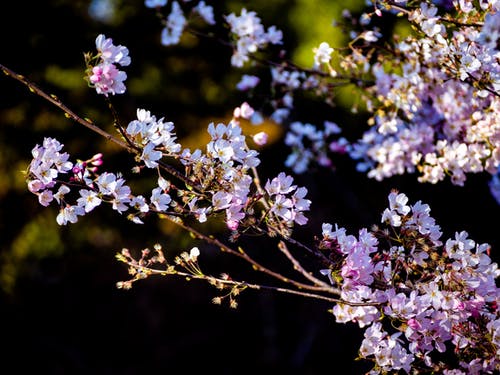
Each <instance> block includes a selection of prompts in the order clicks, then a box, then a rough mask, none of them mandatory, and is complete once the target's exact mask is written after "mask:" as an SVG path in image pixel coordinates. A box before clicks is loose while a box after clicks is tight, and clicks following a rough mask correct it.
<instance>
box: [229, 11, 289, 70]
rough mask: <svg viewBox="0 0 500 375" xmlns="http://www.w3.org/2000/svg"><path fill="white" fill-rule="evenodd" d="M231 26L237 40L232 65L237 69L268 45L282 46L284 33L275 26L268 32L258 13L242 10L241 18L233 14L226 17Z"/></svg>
mask: <svg viewBox="0 0 500 375" xmlns="http://www.w3.org/2000/svg"><path fill="white" fill-rule="evenodd" d="M225 19H226V22H227V23H228V24H229V27H230V31H231V34H232V36H233V37H234V38H235V44H236V46H235V49H234V51H233V56H232V57H231V64H232V65H233V66H236V67H239V68H241V67H243V65H244V64H245V63H246V62H247V61H249V59H250V58H249V55H251V54H253V53H255V52H257V51H258V50H259V49H262V48H263V47H265V46H267V45H268V44H281V43H282V42H281V39H282V38H283V33H282V32H281V31H280V30H278V29H277V28H276V27H275V26H271V27H269V28H268V29H267V30H265V29H264V26H263V25H262V23H261V20H260V18H259V17H258V16H257V13H255V12H253V11H247V10H246V9H245V8H243V9H242V10H241V13H240V15H239V16H237V15H236V14H235V13H231V14H229V15H227V16H226V17H225Z"/></svg>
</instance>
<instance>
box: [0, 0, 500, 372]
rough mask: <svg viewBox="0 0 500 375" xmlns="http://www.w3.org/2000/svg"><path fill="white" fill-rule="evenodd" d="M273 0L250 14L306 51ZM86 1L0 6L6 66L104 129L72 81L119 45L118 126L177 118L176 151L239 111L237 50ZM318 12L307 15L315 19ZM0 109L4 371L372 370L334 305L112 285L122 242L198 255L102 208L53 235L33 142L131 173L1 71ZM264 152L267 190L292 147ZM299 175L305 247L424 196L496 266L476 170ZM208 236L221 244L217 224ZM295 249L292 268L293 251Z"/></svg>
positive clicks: (493, 217) (266, 258) (181, 283)
mask: <svg viewBox="0 0 500 375" xmlns="http://www.w3.org/2000/svg"><path fill="white" fill-rule="evenodd" d="M226 3H227V4H225V3H224V2H222V4H220V3H218V4H219V5H218V6H219V7H220V8H221V10H223V11H224V12H225V13H228V10H229V9H230V10H231V11H232V10H234V9H236V10H239V9H240V8H241V6H244V5H245V2H243V1H242V2H226ZM229 3H230V5H229ZM271 3H272V4H266V2H265V1H256V2H255V3H254V4H252V9H256V10H257V11H258V14H259V15H260V16H261V17H262V19H263V22H264V24H265V25H272V24H275V25H277V26H278V27H279V28H281V29H283V30H284V31H285V46H284V47H285V48H286V49H287V50H290V51H293V50H294V48H295V47H296V46H297V45H298V44H299V43H300V41H301V39H300V38H301V37H300V36H301V30H299V29H297V27H298V26H297V25H302V24H307V22H312V23H314V19H313V17H314V16H313V14H314V13H308V12H302V15H301V17H302V18H300V19H297V16H296V14H297V9H299V7H301V6H302V7H304V6H305V5H304V4H303V2H301V1H293V2H292V1H274V2H271ZM342 3H343V4H345V5H346V6H347V2H342ZM358 3H359V2H358ZM89 4H90V2H89V1H69V0H68V1H63V0H59V1H56V0H49V1H37V2H33V3H26V2H5V4H2V9H1V10H0V51H1V52H0V63H2V64H4V65H6V66H7V67H10V68H11V69H13V70H15V71H17V72H18V73H20V74H24V75H25V76H27V77H29V79H31V80H32V81H34V82H36V83H38V84H39V85H40V86H41V87H43V88H44V89H45V90H47V91H48V92H50V93H54V94H56V95H57V96H58V97H59V98H61V99H62V101H63V102H64V103H65V104H67V105H68V106H69V107H70V108H72V109H73V110H75V112H76V113H78V114H80V115H82V116H84V117H89V118H92V119H93V120H94V122H95V123H97V124H100V126H102V127H103V128H106V129H107V130H109V131H113V130H112V126H111V122H112V118H111V115H110V113H109V111H108V110H107V107H106V104H105V103H104V101H103V100H102V97H98V96H97V95H96V94H95V91H94V90H92V89H89V88H87V87H86V84H85V82H84V81H83V79H82V75H83V70H84V69H85V66H84V63H83V53H84V52H88V51H90V52H94V50H95V44H94V41H95V37H96V36H97V34H99V33H104V34H105V35H106V36H107V37H112V38H113V40H114V42H115V44H123V45H126V46H127V47H128V48H129V50H130V54H131V57H132V64H131V65H130V66H129V67H126V68H125V69H124V70H125V71H126V72H127V74H128V76H129V78H128V80H127V81H126V84H127V87H128V91H127V93H126V94H125V95H122V96H117V97H113V98H112V101H113V103H114V105H115V107H116V109H117V111H118V113H119V114H120V116H121V118H123V121H124V122H125V123H127V122H128V121H130V120H132V119H133V118H134V116H135V110H136V108H146V109H148V110H151V112H152V113H153V114H155V115H157V117H163V116H165V118H166V119H167V120H171V121H173V122H174V123H175V124H176V129H177V133H178V134H179V137H180V139H181V143H182V141H183V140H186V142H188V140H189V142H192V143H193V144H196V143H197V139H201V138H202V134H204V132H205V128H206V125H207V124H208V123H209V122H210V121H217V120H218V119H226V120H227V119H228V118H229V116H230V113H231V110H232V108H234V106H237V105H239V104H240V103H241V102H242V101H243V100H245V98H244V96H243V94H242V93H239V92H236V91H235V90H234V89H233V87H234V84H235V83H236V82H238V80H239V77H240V76H241V74H242V71H238V70H236V69H233V68H231V67H230V66H229V58H230V54H231V51H230V50H229V49H227V48H226V47H224V46H221V45H220V44H218V43H216V42H214V41H212V40H210V39H203V38H202V39H200V40H198V39H195V38H187V39H183V43H182V44H181V45H180V46H175V47H169V48H166V47H162V46H161V45H160V43H159V35H160V31H161V26H160V24H159V20H158V19H157V18H156V17H155V14H154V11H153V10H151V9H147V8H145V7H144V5H143V1H118V0H117V1H116V5H117V9H116V12H115V15H114V18H113V19H111V20H109V21H107V22H104V21H102V20H101V21H99V20H98V19H95V18H92V17H91V16H90V15H89V12H88V8H89ZM311 4H313V5H311ZM321 4H324V2H321V1H317V2H310V3H309V5H308V6H311V9H316V10H317V9H321ZM230 6H231V7H232V8H230ZM253 6H254V7H253ZM249 7H250V6H249ZM315 7H316V8H315ZM219 13H220V12H219ZM299 13H300V12H299ZM293 14H295V16H293V17H292V15H293ZM323 16H324V15H323ZM324 29H325V30H328V27H327V26H325V27H324ZM326 35H328V34H326ZM320 41H321V40H318V42H317V43H316V44H319V42H320ZM207 56H209V57H210V58H207ZM311 58H312V57H311ZM0 98H1V100H0V173H1V176H2V178H1V179H0V283H1V284H0V285H1V288H0V293H1V294H0V322H1V323H0V332H1V337H2V341H3V344H4V345H3V347H4V349H2V351H1V352H0V359H1V361H0V372H1V373H6V374H7V373H9V374H10V373H12V374H17V373H25V371H26V370H34V373H37V374H144V373H148V372H152V373H153V372H154V373H155V374H160V373H171V372H174V369H175V370H176V371H182V372H184V373H195V372H196V373H199V372H203V373H207V372H209V373H212V372H216V373H219V374H241V373H253V372H255V371H266V372H276V373H285V372H288V373H300V374H319V373H323V372H324V371H336V370H338V369H341V368H342V369H344V370H343V372H342V373H346V374H350V373H352V374H358V373H362V372H363V371H366V369H367V368H366V366H364V364H363V363H361V362H358V361H355V360H354V358H355V357H356V352H357V348H358V347H359V344H360V343H361V339H362V334H361V333H360V330H359V329H358V328H357V327H356V326H354V325H339V324H336V323H335V320H334V318H333V316H332V315H331V314H330V313H329V312H328V309H330V308H331V307H332V306H331V304H329V303H325V302H321V301H316V300H307V299H305V298H301V297H295V296H290V295H283V294H278V293H271V292H255V291H245V292H244V293H243V294H242V295H241V296H240V297H239V299H238V303H239V307H238V308H237V309H230V308H229V307H228V306H227V305H226V304H223V305H222V306H216V305H213V304H212V303H211V299H212V298H213V297H215V296H216V295H217V293H218V292H217V291H216V290H215V289H214V288H212V287H210V286H208V285H206V284H204V283H203V282H200V281H189V282H188V281H186V280H183V279H173V278H151V279H148V280H145V281H142V282H140V283H137V284H136V285H134V287H133V288H132V289H131V290H130V291H123V290H118V289H117V288H116V287H115V284H116V282H117V281H121V280H125V279H127V277H128V275H127V270H126V267H125V266H124V265H123V264H120V263H118V262H117V261H116V260H115V258H114V255H115V253H116V252H118V251H120V250H121V248H122V247H128V248H130V249H134V250H140V249H142V248H144V247H151V246H152V245H153V244H154V243H156V242H160V243H161V244H162V245H163V246H164V248H166V249H167V251H168V250H170V251H173V252H177V251H182V250H189V249H190V248H191V247H192V246H193V245H200V247H201V246H203V245H202V244H199V243H195V242H193V240H191V239H189V238H188V237H186V236H185V235H184V234H183V233H181V232H179V231H178V230H176V229H175V228H173V227H171V226H168V225H166V224H165V223H163V222H159V221H156V220H154V219H149V221H148V222H147V223H146V224H145V225H143V226H139V225H134V224H132V223H130V222H128V221H127V220H126V219H125V218H124V217H121V216H119V215H117V214H116V213H115V212H112V210H111V209H108V208H107V207H99V208H98V209H97V210H96V211H95V212H93V213H92V214H89V215H87V216H86V217H84V218H82V219H80V221H79V222H78V223H77V224H74V225H70V226H65V227H59V226H58V225H57V224H56V222H55V217H56V215H57V209H56V208H55V207H51V208H43V207H41V206H40V205H38V203H37V199H36V197H35V196H34V195H32V194H31V193H29V192H28V190H27V189H26V185H25V182H24V179H23V176H22V173H21V172H22V171H23V170H25V169H26V167H27V165H28V163H29V160H30V152H31V149H32V148H33V147H34V145H35V144H37V143H40V142H41V141H42V140H43V137H45V136H51V137H56V138H58V139H59V140H60V141H61V142H62V143H64V144H65V149H66V150H67V151H68V152H70V154H71V155H74V157H82V158H84V157H90V156H91V155H92V154H93V153H95V152H100V151H103V152H104V154H105V157H104V161H105V165H104V166H103V167H104V169H105V170H108V171H115V172H116V171H120V170H121V171H124V173H125V178H126V179H127V181H129V180H131V179H133V178H134V176H133V175H131V174H130V173H127V170H126V168H127V167H130V165H131V164H130V163H131V161H132V160H131V158H130V156H129V155H127V154H126V153H125V152H123V151H121V150H119V149H117V148H116V147H114V146H113V145H110V144H106V143H105V142H104V140H102V139H99V137H98V136H97V135H94V134H92V133H91V132H90V131H89V130H87V129H85V128H83V127H81V126H79V125H77V124H75V123H73V122H72V121H71V120H68V119H66V118H65V117H64V116H63V114H62V112H61V111H60V110H59V109H57V108H56V107H54V106H52V105H51V104H49V103H48V102H46V101H44V100H43V99H41V98H39V97H37V96H35V95H34V94H31V93H29V92H28V90H27V89H26V88H25V87H23V86H22V85H21V84H20V83H18V82H16V81H14V80H13V79H11V78H8V77H5V76H3V75H2V76H0ZM295 116H297V119H301V120H303V121H307V122H311V123H313V124H314V123H317V124H320V123H321V121H323V120H324V118H325V117H327V118H331V117H333V118H334V119H335V120H336V121H337V122H338V123H339V124H342V125H345V126H346V127H347V128H349V127H351V129H352V132H353V133H356V132H359V131H360V129H362V126H364V123H363V114H361V115H359V116H352V115H351V114H350V113H349V112H348V111H346V109H343V108H342V107H338V108H335V109H331V108H326V107H324V105H322V104H321V103H314V102H307V101H306V104H302V106H299V108H298V109H297V113H296V114H295ZM360 127H361V128H360ZM278 133H279V132H278ZM273 141H276V143H274V144H273V145H272V147H269V148H264V149H261V150H259V151H260V152H261V160H262V165H261V167H259V168H260V170H261V173H262V177H263V179H264V180H265V178H267V177H272V176H275V175H277V174H278V173H279V172H280V171H282V170H285V167H284V166H283V162H284V159H285V156H286V155H287V154H288V152H289V151H288V150H287V148H286V147H285V146H283V142H282V139H274V140H273ZM199 142H201V141H199ZM286 172H287V173H289V174H290V173H291V171H286ZM295 179H296V182H297V184H299V185H303V186H306V187H307V188H308V189H309V194H308V197H309V198H310V199H311V200H312V202H313V204H312V206H311V214H310V215H309V217H310V218H311V219H310V222H309V223H308V225H307V226H305V227H301V228H297V230H296V232H295V234H296V236H297V238H299V239H302V240H303V241H304V242H306V243H309V244H310V243H311V242H312V238H313V236H314V235H319V234H320V233H321V224H322V223H323V222H330V223H332V224H334V223H339V225H340V226H345V227H346V228H348V229H349V230H350V231H351V233H354V234H355V233H356V232H357V230H358V229H360V228H362V227H364V226H370V225H371V224H373V223H378V222H379V220H380V215H381V212H382V210H383V209H384V208H385V207H386V204H387V203H386V202H387V195H388V193H389V192H390V190H391V189H392V188H397V189H399V190H400V191H402V192H404V193H406V194H407V195H408V196H409V198H410V201H411V202H412V203H414V202H416V201H417V200H422V201H423V202H425V203H428V204H429V205H430V207H431V209H432V214H433V216H434V217H435V219H436V220H437V222H438V224H440V225H441V228H442V230H443V232H444V235H443V239H446V238H448V237H447V236H451V235H453V234H454V232H455V231H461V230H466V231H468V232H469V234H470V237H471V238H472V239H474V240H475V241H477V242H479V243H483V242H487V243H490V244H491V245H492V248H493V250H492V257H493V259H494V260H495V261H498V259H499V256H498V251H499V250H498V249H499V247H500V243H499V238H498V217H499V213H500V210H499V206H498V205H497V203H496V202H495V201H494V199H493V198H492V197H491V195H490V193H489V190H488V186H487V182H488V180H489V177H488V176H480V175H478V176H472V175H471V176H469V177H468V180H467V182H466V185H465V186H464V187H457V186H453V185H451V184H450V183H449V181H445V182H442V183H440V184H437V185H422V184H418V183H417V182H416V176H404V177H396V178H392V179H389V180H386V181H383V182H376V181H373V180H369V179H367V178H366V177H365V176H364V175H362V174H359V173H357V172H355V170H354V163H353V162H352V161H350V160H347V159H343V158H341V157H339V158H338V160H336V170H335V171H330V170H323V169H316V168H311V171H310V172H309V173H306V174H304V175H300V176H295ZM151 181H154V180H151V179H148V178H147V176H143V178H142V179H139V181H136V182H135V183H136V184H137V186H139V187H140V186H148V183H151ZM149 186H150V185H149ZM211 230H213V231H214V234H216V235H218V236H219V237H220V238H222V239H225V234H224V233H221V232H219V231H218V230H219V229H218V228H217V227H214V228H212V229H211ZM242 244H243V246H244V247H245V248H247V249H248V251H249V252H251V253H252V255H254V256H255V257H256V258H257V259H259V260H261V261H262V262H263V263H265V264H267V265H268V266H270V267H271V268H273V267H274V268H277V269H280V270H283V272H287V273H289V272H290V268H288V266H287V264H286V262H284V261H283V259H282V258H279V256H277V255H276V254H275V253H276V251H275V246H274V243H272V242H264V241H262V239H259V238H247V239H243V242H242ZM202 249H203V254H202V257H201V258H202V260H201V261H202V266H203V267H206V268H205V269H207V270H212V269H213V270H219V269H220V270H223V271H228V272H229V271H230V272H235V278H239V279H244V280H253V279H254V278H255V277H257V278H258V277H259V276H256V275H255V273H254V272H253V271H251V270H249V267H248V266H247V265H245V264H241V262H239V261H238V260H235V259H226V258H224V257H221V256H220V254H218V253H217V252H215V251H214V250H213V249H211V248H210V247H205V248H202ZM293 251H294V253H295V254H297V255H298V256H299V257H301V255H300V251H299V250H298V249H293ZM303 260H304V262H305V263H306V264H308V262H310V261H311V259H308V258H307V257H303ZM267 281H269V280H266V279H265V278H264V279H262V282H264V283H265V282H267Z"/></svg>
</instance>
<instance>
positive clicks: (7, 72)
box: [0, 64, 197, 188]
mask: <svg viewBox="0 0 500 375" xmlns="http://www.w3.org/2000/svg"><path fill="white" fill-rule="evenodd" d="M0 70H2V72H3V73H4V74H5V75H6V76H8V77H11V78H13V79H15V80H17V81H19V82H21V83H22V84H23V85H25V86H26V87H28V89H29V90H30V91H31V92H32V93H34V94H36V95H38V96H40V97H42V98H43V99H45V100H47V101H49V102H50V103H52V104H54V105H55V106H56V107H58V108H59V109H61V110H62V111H63V112H64V115H65V116H66V117H67V118H70V119H72V120H73V121H75V122H77V123H79V124H80V125H83V126H85V127H86V128H88V129H90V130H92V131H93V132H95V133H97V134H99V135H101V136H102V137H104V138H105V139H107V140H108V141H111V142H113V143H115V144H116V145H118V146H120V147H122V148H124V149H125V150H127V151H128V152H130V153H131V154H135V155H139V154H140V153H141V148H140V147H138V146H136V145H133V144H131V142H130V141H129V142H125V141H123V140H121V139H119V138H117V137H114V136H113V135H111V134H109V133H108V132H107V131H105V130H103V129H101V128H99V127H98V126H96V125H95V124H94V123H93V122H92V121H91V120H90V119H87V118H82V117H80V116H78V115H77V114H76V113H75V112H73V111H72V110H71V109H69V108H68V107H67V106H66V105H65V104H64V103H63V102H61V100H60V99H59V98H58V97H57V96H55V95H53V94H50V95H49V94H47V93H46V92H45V91H43V90H42V89H41V88H40V87H39V86H37V85H36V84H35V83H33V82H31V81H30V80H29V79H27V78H26V77H25V76H23V75H21V74H18V73H16V72H14V71H13V70H11V69H9V68H7V67H6V66H5V65H2V64H0ZM110 109H112V108H111V107H110ZM112 111H114V110H113V109H112ZM115 115H116V113H113V116H115ZM118 127H119V128H120V126H119V125H118ZM122 135H123V134H122ZM125 139H127V138H126V137H125ZM158 164H159V165H160V168H162V169H163V170H165V171H166V172H167V173H169V174H170V175H172V176H174V177H176V178H178V179H179V180H181V181H182V182H184V183H185V184H186V185H188V186H193V182H192V181H190V180H189V179H188V178H187V177H186V176H184V175H183V174H181V173H180V172H179V171H178V170H177V169H175V168H173V167H172V166H170V165H168V164H166V163H165V162H162V161H159V162H158ZM193 187H194V188H197V186H193Z"/></svg>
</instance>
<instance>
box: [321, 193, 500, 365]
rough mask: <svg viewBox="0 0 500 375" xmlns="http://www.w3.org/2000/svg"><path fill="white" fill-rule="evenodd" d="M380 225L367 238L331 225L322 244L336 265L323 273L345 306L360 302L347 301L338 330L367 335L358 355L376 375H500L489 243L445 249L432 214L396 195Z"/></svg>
mask: <svg viewBox="0 0 500 375" xmlns="http://www.w3.org/2000/svg"><path fill="white" fill-rule="evenodd" d="M381 222H382V226H383V227H381V228H378V227H376V228H375V229H374V230H372V231H368V230H366V229H362V230H360V231H359V236H358V237H355V236H353V235H348V234H347V232H346V230H345V229H344V228H339V227H338V226H335V228H333V226H332V225H331V224H327V223H326V224H323V233H322V239H321V241H320V243H319V248H320V249H322V251H324V252H325V253H326V254H328V255H329V257H330V259H331V260H332V267H331V268H330V269H327V270H323V274H326V275H328V276H329V278H330V281H331V282H332V283H333V284H335V285H337V286H339V287H340V288H341V296H342V298H343V299H344V300H346V301H350V302H358V303H359V305H357V306H353V305H352V304H343V303H339V304H337V305H335V307H334V308H333V313H334V315H335V318H336V320H337V322H340V323H345V322H355V323H357V324H358V325H359V327H361V328H365V329H366V331H365V337H364V340H363V342H362V344H361V347H360V350H359V354H360V356H361V357H362V358H366V359H370V360H373V362H374V368H373V370H372V372H371V373H373V374H378V373H385V372H386V371H394V370H396V371H398V370H403V371H405V372H406V373H410V369H411V368H416V367H418V368H422V369H426V370H427V371H437V372H439V373H442V372H443V371H445V370H446V371H452V370H454V371H458V372H454V373H460V374H466V373H467V374H478V373H493V372H494V371H495V370H498V369H499V368H500V360H499V357H498V348H500V341H499V339H500V336H499V327H500V310H499V308H498V306H499V302H500V290H499V289H498V287H497V286H496V284H495V279H496V278H498V276H500V270H499V269H498V265H497V264H496V263H493V262H492V261H491V259H490V257H489V251H490V248H489V245H488V244H476V243H475V242H474V241H473V240H471V239H470V238H469V237H468V234H467V232H465V231H462V232H457V233H456V234H455V237H454V238H450V239H448V240H446V241H444V243H443V242H442V241H441V240H440V238H441V234H442V233H441V230H440V227H439V226H438V225H437V224H436V223H435V220H434V219H433V218H432V217H431V216H430V208H429V206H428V205H427V204H423V203H422V202H420V201H418V202H417V203H415V204H414V205H411V206H410V205H409V204H408V198H407V196H406V195H404V194H402V193H397V192H394V191H393V192H391V193H390V194H389V207H388V208H387V209H386V210H385V211H384V212H383V215H382V219H381ZM445 352H448V355H450V353H453V356H456V360H455V361H452V362H451V363H456V364H455V365H454V367H451V366H450V365H449V363H450V362H448V363H447V364H444V362H442V361H441V360H442V358H443V356H444V354H443V353H445ZM450 373H451V372H450Z"/></svg>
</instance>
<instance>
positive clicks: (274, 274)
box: [165, 215, 340, 295]
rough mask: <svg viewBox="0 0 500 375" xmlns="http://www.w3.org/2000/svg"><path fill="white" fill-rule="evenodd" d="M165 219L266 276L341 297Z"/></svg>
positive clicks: (330, 287) (327, 288) (331, 289)
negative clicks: (293, 277) (285, 274)
mask: <svg viewBox="0 0 500 375" xmlns="http://www.w3.org/2000/svg"><path fill="white" fill-rule="evenodd" d="M165 218H166V219H167V220H170V221H171V222H172V223H174V224H176V225H178V226H179V227H181V228H183V229H184V230H186V231H188V232H190V233H191V234H192V235H193V236H194V237H196V238H198V239H201V240H203V241H205V242H206V243H208V244H211V245H214V246H216V247H218V248H219V249H220V251H222V252H224V253H228V254H231V255H234V256H236V257H238V258H241V259H243V260H245V261H246V262H247V263H249V264H250V265H251V266H252V267H253V269H254V270H256V271H259V272H263V273H265V274H266V275H269V276H271V277H273V278H275V279H277V280H280V281H282V282H284V283H287V284H292V285H293V286H295V287H296V288H298V289H305V290H311V291H322V292H327V293H331V294H336V295H340V290H339V289H337V288H334V287H332V286H330V285H328V284H325V286H317V285H309V284H304V283H301V282H299V281H296V280H293V279H290V278H288V277H286V276H283V275H282V274H280V273H277V272H274V271H272V270H270V269H269V268H267V267H265V266H263V265H261V264H260V263H258V262H257V261H255V260H254V259H253V258H251V257H250V256H249V255H248V254H247V253H246V252H245V251H244V250H243V249H242V248H238V251H236V250H234V249H232V248H230V247H229V246H227V245H226V244H224V243H223V242H221V241H219V240H218V239H217V238H214V237H212V236H208V235H206V234H203V233H201V232H199V231H197V230H196V229H194V228H193V227H190V226H189V225H187V224H185V223H184V222H183V221H182V220H178V219H177V218H173V217H169V216H168V215H167V216H165Z"/></svg>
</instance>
